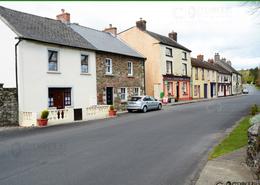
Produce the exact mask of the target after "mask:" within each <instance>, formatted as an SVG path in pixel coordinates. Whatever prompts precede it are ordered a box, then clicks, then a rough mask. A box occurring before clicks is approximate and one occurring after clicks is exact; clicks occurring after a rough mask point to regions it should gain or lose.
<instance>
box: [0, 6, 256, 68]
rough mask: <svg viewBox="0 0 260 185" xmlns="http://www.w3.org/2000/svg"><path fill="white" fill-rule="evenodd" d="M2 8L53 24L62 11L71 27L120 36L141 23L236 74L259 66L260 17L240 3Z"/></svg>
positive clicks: (193, 53) (194, 53)
mask: <svg viewBox="0 0 260 185" xmlns="http://www.w3.org/2000/svg"><path fill="white" fill-rule="evenodd" d="M0 5H1V6H5V7H7V8H11V9H15V10H19V11H23V12H27V13H32V14H36V15H40V16H44V17H49V18H55V17H56V15H57V14H59V13H60V12H61V9H62V8H63V9H65V11H66V12H69V13H70V14H71V22H76V23H79V24H81V25H84V26H87V27H91V28H95V29H99V30H103V29H104V28H105V27H107V26H108V25H109V24H113V26H116V27H117V28H118V31H119V32H120V31H123V30H125V29H127V28H129V27H132V26H134V25H135V22H136V21H137V20H139V18H140V17H142V18H143V19H145V20H146V21H147V29H148V30H150V31H153V32H156V33H160V34H162V35H166V36H167V35H168V33H169V32H170V31H172V30H174V31H176V32H177V33H178V42H179V43H180V44H182V45H184V46H186V47H187V48H189V49H191V50H192V56H193V57H196V56H197V55H198V54H204V56H205V59H208V58H213V56H214V53H216V52H218V53H220V56H221V57H225V58H227V59H229V60H231V61H232V65H233V66H234V67H235V68H236V69H242V68H244V69H245V68H251V67H257V66H259V65H260V16H256V15H251V13H250V11H249V7H247V6H245V5H244V4H243V2H0Z"/></svg>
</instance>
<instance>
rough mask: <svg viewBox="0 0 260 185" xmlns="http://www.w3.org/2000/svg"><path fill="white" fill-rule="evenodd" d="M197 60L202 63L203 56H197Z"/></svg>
mask: <svg viewBox="0 0 260 185" xmlns="http://www.w3.org/2000/svg"><path fill="white" fill-rule="evenodd" d="M197 60H199V61H200V62H203V61H204V55H201V54H199V55H198V56H197Z"/></svg>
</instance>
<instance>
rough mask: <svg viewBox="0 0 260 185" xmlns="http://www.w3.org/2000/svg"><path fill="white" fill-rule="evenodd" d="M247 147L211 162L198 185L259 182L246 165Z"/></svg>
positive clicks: (204, 170) (201, 175) (205, 168)
mask: <svg viewBox="0 0 260 185" xmlns="http://www.w3.org/2000/svg"><path fill="white" fill-rule="evenodd" d="M245 157H246V147H243V148H241V149H239V150H236V151H234V152H231V153H229V154H226V155H223V156H221V157H219V158H216V159H213V160H210V161H208V162H207V164H206V165H205V167H204V169H203V170H202V172H201V174H200V177H199V179H198V181H197V183H196V185H211V184H212V185H215V184H218V185H222V184H223V185H224V184H227V182H231V183H235V182H236V183H248V182H250V183H252V182H257V181H256V180H255V179H254V177H253V174H252V172H251V171H250V168H249V167H247V165H246V163H245Z"/></svg>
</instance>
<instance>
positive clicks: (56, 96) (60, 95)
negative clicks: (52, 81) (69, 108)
mask: <svg viewBox="0 0 260 185" xmlns="http://www.w3.org/2000/svg"><path fill="white" fill-rule="evenodd" d="M53 105H54V107H57V109H63V108H64V92H63V91H61V90H57V91H54V93H53Z"/></svg>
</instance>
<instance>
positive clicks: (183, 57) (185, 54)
mask: <svg viewBox="0 0 260 185" xmlns="http://www.w3.org/2000/svg"><path fill="white" fill-rule="evenodd" d="M182 60H187V53H186V52H182Z"/></svg>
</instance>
